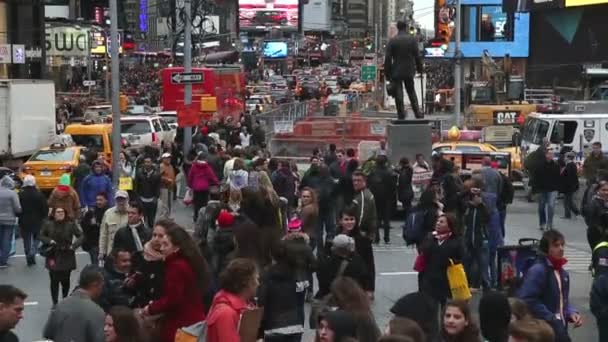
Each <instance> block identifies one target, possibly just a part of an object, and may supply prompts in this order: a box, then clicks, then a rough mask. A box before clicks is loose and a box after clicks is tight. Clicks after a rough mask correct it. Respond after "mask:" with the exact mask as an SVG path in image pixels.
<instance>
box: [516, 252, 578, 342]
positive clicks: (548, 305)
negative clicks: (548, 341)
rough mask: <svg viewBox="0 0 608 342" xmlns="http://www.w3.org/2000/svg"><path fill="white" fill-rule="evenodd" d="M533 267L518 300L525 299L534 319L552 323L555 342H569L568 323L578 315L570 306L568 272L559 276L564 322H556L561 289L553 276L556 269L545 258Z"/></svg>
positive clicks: (522, 286) (526, 277)
mask: <svg viewBox="0 0 608 342" xmlns="http://www.w3.org/2000/svg"><path fill="white" fill-rule="evenodd" d="M541 258H542V259H541V260H539V261H538V262H536V263H535V264H534V265H532V266H531V267H530V269H529V270H528V272H527V273H526V275H525V276H524V278H523V283H522V285H521V288H520V289H519V291H518V293H517V297H518V298H520V299H522V300H523V301H524V302H526V304H528V308H529V309H530V312H531V313H532V315H533V316H534V317H535V318H538V319H542V320H544V321H546V322H547V323H549V324H550V325H551V327H552V328H553V331H554V332H555V337H556V339H555V341H556V342H561V341H570V338H569V337H568V325H567V322H568V319H569V318H570V316H572V314H574V313H576V312H577V311H576V310H575V309H574V308H573V307H572V306H570V302H569V300H568V295H569V292H570V276H569V275H568V272H567V271H565V270H563V269H562V270H561V271H560V272H559V274H560V279H561V283H562V293H561V295H562V298H563V303H564V312H563V315H564V317H563V320H559V319H558V318H557V314H558V313H559V306H560V299H559V298H560V297H559V285H558V283H557V279H556V278H555V275H554V268H553V265H551V262H550V261H549V259H548V258H546V257H541Z"/></svg>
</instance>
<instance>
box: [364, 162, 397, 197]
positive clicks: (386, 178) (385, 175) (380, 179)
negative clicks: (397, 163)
mask: <svg viewBox="0 0 608 342" xmlns="http://www.w3.org/2000/svg"><path fill="white" fill-rule="evenodd" d="M395 176H396V175H395V173H394V172H393V171H392V170H390V169H389V168H387V167H376V168H375V169H374V170H373V171H372V172H370V174H369V176H368V177H367V184H368V187H369V190H370V191H371V192H372V194H374V198H375V199H376V203H377V204H378V203H380V204H382V205H388V203H390V201H394V198H395V191H396V188H397V180H396V177H395Z"/></svg>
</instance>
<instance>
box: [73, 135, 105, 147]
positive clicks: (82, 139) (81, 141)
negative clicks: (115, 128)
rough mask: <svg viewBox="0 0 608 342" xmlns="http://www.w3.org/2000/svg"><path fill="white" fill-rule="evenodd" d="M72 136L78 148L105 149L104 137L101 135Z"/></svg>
mask: <svg viewBox="0 0 608 342" xmlns="http://www.w3.org/2000/svg"><path fill="white" fill-rule="evenodd" d="M71 136H72V140H74V143H75V144H76V145H78V146H84V147H87V148H97V149H103V136H102V135H100V134H99V135H98V134H71Z"/></svg>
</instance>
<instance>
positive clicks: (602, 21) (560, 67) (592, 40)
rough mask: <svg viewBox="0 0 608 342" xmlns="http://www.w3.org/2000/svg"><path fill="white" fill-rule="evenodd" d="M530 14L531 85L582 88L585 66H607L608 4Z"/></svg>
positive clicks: (529, 79) (529, 76)
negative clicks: (607, 29) (607, 33)
mask: <svg viewBox="0 0 608 342" xmlns="http://www.w3.org/2000/svg"><path fill="white" fill-rule="evenodd" d="M569 2H571V1H568V0H566V5H567V4H568V3H569ZM578 3H584V2H583V1H579V2H578ZM530 15H531V16H532V19H531V30H530V58H529V60H528V66H529V68H528V73H527V74H528V83H529V85H530V86H534V87H538V86H562V87H580V86H581V85H583V81H584V80H583V75H582V71H583V70H584V69H587V68H598V69H599V68H608V63H607V61H608V39H606V37H605V32H606V27H607V24H606V19H607V18H608V3H605V4H600V5H594V6H586V5H583V6H576V7H570V8H559V9H549V10H546V9H545V10H540V9H539V10H533V11H532V12H530ZM557 52H559V53H557Z"/></svg>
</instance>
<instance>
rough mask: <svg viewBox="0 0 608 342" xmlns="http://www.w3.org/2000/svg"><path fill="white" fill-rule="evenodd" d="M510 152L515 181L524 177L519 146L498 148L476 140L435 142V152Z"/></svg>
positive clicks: (512, 174) (512, 173)
mask: <svg viewBox="0 0 608 342" xmlns="http://www.w3.org/2000/svg"><path fill="white" fill-rule="evenodd" d="M443 151H460V152H508V153H510V154H511V170H512V172H511V176H512V178H514V179H513V180H514V181H520V180H521V179H520V177H521V178H522V179H523V172H522V161H521V149H520V148H518V147H505V148H497V147H496V146H494V145H492V144H487V143H480V142H475V141H444V142H438V143H434V144H433V152H443Z"/></svg>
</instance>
